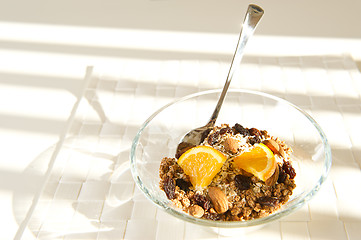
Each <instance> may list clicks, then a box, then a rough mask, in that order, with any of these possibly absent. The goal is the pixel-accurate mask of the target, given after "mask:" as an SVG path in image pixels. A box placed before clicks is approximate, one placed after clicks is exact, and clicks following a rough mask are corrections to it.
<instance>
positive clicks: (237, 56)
mask: <svg viewBox="0 0 361 240" xmlns="http://www.w3.org/2000/svg"><path fill="white" fill-rule="evenodd" d="M263 13H264V11H263V9H262V8H261V7H259V6H257V5H254V4H251V5H249V6H248V9H247V13H246V16H245V18H244V21H243V25H242V29H241V32H240V35H239V39H238V43H237V48H236V51H235V53H234V55H233V59H232V63H231V66H230V68H229V71H228V75H227V80H226V83H225V84H224V87H223V90H222V93H221V96H220V97H219V100H218V103H217V105H216V108H215V109H214V111H213V114H212V116H211V119H210V120H209V122H208V123H207V124H206V125H205V126H203V127H199V128H196V129H193V130H191V131H189V132H188V133H187V134H186V135H185V136H184V137H183V139H182V140H181V141H180V143H179V144H178V147H177V152H176V155H175V156H176V158H179V157H180V156H181V155H182V154H183V153H184V152H185V151H187V150H188V149H190V148H192V147H194V146H197V145H199V144H200V143H201V142H202V141H203V140H204V139H205V138H206V137H207V135H208V134H209V132H210V131H211V129H212V128H213V127H214V124H215V122H216V120H217V117H218V113H219V111H220V109H221V106H222V104H223V100H224V98H225V96H226V93H227V90H228V87H229V84H230V83H231V80H232V77H233V73H234V72H235V70H236V69H237V67H238V66H239V64H240V62H241V59H242V57H243V53H244V48H245V47H246V44H247V42H248V39H249V38H250V37H251V36H252V35H253V32H254V30H255V29H256V26H257V24H258V22H259V21H260V19H261V17H262V16H263Z"/></svg>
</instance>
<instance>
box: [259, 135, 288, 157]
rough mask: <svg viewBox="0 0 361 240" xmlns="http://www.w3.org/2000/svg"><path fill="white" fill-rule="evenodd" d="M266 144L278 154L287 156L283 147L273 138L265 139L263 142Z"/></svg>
mask: <svg viewBox="0 0 361 240" xmlns="http://www.w3.org/2000/svg"><path fill="white" fill-rule="evenodd" d="M262 143H263V144H264V145H266V146H267V147H268V148H269V149H271V151H272V152H273V153H274V154H278V155H280V156H281V157H283V158H284V157H285V152H284V150H283V148H282V147H280V145H279V144H278V143H277V142H276V141H275V140H273V139H268V140H264V141H263V142H262Z"/></svg>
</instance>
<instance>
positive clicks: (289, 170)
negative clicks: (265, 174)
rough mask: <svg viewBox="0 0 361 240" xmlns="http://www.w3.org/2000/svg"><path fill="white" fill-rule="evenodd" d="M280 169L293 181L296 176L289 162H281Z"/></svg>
mask: <svg viewBox="0 0 361 240" xmlns="http://www.w3.org/2000/svg"><path fill="white" fill-rule="evenodd" d="M282 169H283V170H284V171H285V172H286V173H287V174H288V175H289V176H290V179H294V178H295V176H296V171H295V169H294V168H293V167H292V165H291V163H290V162H289V161H285V160H283V165H282Z"/></svg>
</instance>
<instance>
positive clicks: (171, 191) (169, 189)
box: [163, 177, 175, 199]
mask: <svg viewBox="0 0 361 240" xmlns="http://www.w3.org/2000/svg"><path fill="white" fill-rule="evenodd" d="M163 189H164V192H165V194H166V195H167V198H168V199H173V198H174V197H175V181H174V179H173V178H170V177H166V178H165V179H164V181H163Z"/></svg>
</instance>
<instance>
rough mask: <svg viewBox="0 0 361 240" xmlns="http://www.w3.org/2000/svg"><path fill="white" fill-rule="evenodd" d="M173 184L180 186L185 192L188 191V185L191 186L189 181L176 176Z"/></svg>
mask: <svg viewBox="0 0 361 240" xmlns="http://www.w3.org/2000/svg"><path fill="white" fill-rule="evenodd" d="M175 184H176V185H177V186H178V187H179V188H180V189H182V190H183V191H185V192H188V191H189V187H190V186H191V183H190V182H188V181H186V180H184V179H182V178H178V179H177V180H176V181H175Z"/></svg>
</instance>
